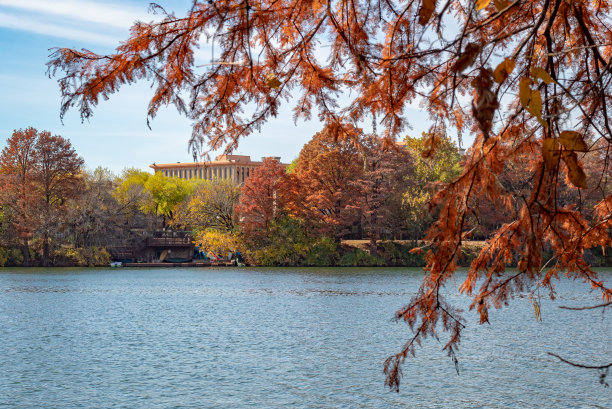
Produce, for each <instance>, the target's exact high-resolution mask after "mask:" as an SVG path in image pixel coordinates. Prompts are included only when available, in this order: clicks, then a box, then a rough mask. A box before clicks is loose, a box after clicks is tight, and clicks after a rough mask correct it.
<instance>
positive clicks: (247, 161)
mask: <svg viewBox="0 0 612 409" xmlns="http://www.w3.org/2000/svg"><path fill="white" fill-rule="evenodd" d="M263 159H265V158H262V161H260V162H257V161H252V160H251V157H250V156H248V155H219V156H217V158H216V159H215V160H214V161H208V162H185V163H181V162H176V163H154V164H152V165H150V166H149V167H150V168H153V169H176V168H194V167H206V166H219V165H230V164H232V165H235V164H243V165H245V166H247V165H250V166H259V165H261V164H262V163H263ZM274 159H276V160H278V161H280V157H274Z"/></svg>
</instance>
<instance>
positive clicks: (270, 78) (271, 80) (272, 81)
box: [266, 73, 282, 88]
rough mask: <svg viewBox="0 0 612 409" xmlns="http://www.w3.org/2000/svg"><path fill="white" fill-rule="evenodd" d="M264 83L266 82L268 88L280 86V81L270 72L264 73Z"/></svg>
mask: <svg viewBox="0 0 612 409" xmlns="http://www.w3.org/2000/svg"><path fill="white" fill-rule="evenodd" d="M266 84H268V87H270V88H278V87H280V86H281V84H282V82H280V80H279V79H278V78H277V77H276V75H274V74H273V73H270V74H268V75H266Z"/></svg>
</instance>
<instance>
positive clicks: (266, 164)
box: [236, 158, 287, 240]
mask: <svg viewBox="0 0 612 409" xmlns="http://www.w3.org/2000/svg"><path fill="white" fill-rule="evenodd" d="M286 180H287V177H286V172H285V167H284V166H282V165H281V164H280V163H279V162H278V161H277V160H275V159H272V158H266V159H264V161H263V164H262V165H261V166H259V167H258V168H256V169H255V170H254V171H253V172H252V173H251V175H250V176H249V177H248V178H247V179H246V180H245V181H244V186H243V187H242V193H241V196H240V201H239V203H238V205H237V206H236V214H237V216H238V220H239V224H240V227H241V229H242V231H243V232H244V233H245V235H246V236H247V239H249V240H260V239H262V238H265V237H267V236H268V235H269V233H270V227H271V223H272V221H273V220H275V219H276V218H278V217H279V216H280V215H281V214H282V213H283V212H284V208H285V203H284V198H285V196H283V195H282V194H279V190H282V189H283V188H284V184H286V183H287V181H286Z"/></svg>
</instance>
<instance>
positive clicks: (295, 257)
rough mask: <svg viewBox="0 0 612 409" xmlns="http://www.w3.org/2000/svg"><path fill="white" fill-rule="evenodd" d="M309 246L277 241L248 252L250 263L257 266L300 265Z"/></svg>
mask: <svg viewBox="0 0 612 409" xmlns="http://www.w3.org/2000/svg"><path fill="white" fill-rule="evenodd" d="M307 253H308V247H307V246H306V245H305V244H302V243H291V242H285V243H282V242H280V243H279V242H275V243H272V244H271V245H269V246H267V247H264V248H261V249H259V250H255V251H250V252H248V253H247V260H248V262H249V264H254V265H257V266H266V267H271V266H281V267H286V266H299V265H301V264H302V262H303V261H304V258H305V257H306V254H307Z"/></svg>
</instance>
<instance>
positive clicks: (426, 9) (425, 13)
mask: <svg viewBox="0 0 612 409" xmlns="http://www.w3.org/2000/svg"><path fill="white" fill-rule="evenodd" d="M434 11H436V0H423V3H422V4H421V8H420V9H419V24H420V25H422V26H424V25H426V24H427V23H428V22H429V19H430V18H431V16H432V15H433V13H434Z"/></svg>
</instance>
